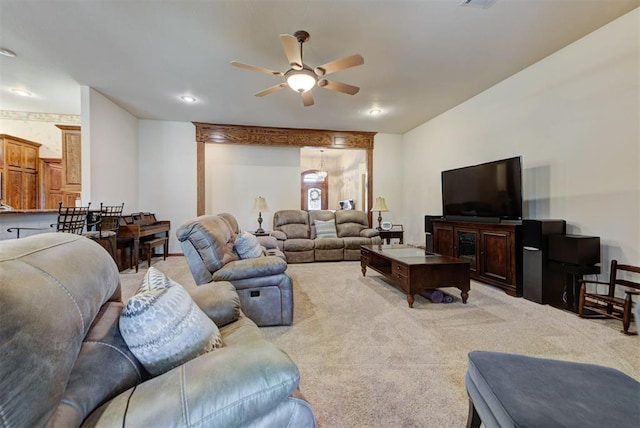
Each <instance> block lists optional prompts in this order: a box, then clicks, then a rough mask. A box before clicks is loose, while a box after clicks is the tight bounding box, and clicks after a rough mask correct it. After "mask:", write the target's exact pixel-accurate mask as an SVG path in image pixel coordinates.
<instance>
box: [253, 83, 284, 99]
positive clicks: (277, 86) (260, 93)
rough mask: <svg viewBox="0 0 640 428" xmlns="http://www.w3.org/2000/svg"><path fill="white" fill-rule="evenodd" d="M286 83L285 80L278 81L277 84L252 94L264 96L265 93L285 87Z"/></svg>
mask: <svg viewBox="0 0 640 428" xmlns="http://www.w3.org/2000/svg"><path fill="white" fill-rule="evenodd" d="M287 86H289V85H287V84H286V83H285V82H282V83H278V84H277V85H273V86H271V87H270V88H267V89H265V90H264V91H260V92H256V93H255V94H254V95H255V96H256V97H264V96H265V95H269V94H272V93H274V92H275V91H279V90H280V89H282V88H286V87H287Z"/></svg>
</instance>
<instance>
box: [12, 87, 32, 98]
mask: <svg viewBox="0 0 640 428" xmlns="http://www.w3.org/2000/svg"><path fill="white" fill-rule="evenodd" d="M11 92H13V93H14V94H16V95H20V96H21V97H30V96H32V95H33V94H32V93H31V92H29V91H25V90H24V89H18V88H15V89H12V90H11Z"/></svg>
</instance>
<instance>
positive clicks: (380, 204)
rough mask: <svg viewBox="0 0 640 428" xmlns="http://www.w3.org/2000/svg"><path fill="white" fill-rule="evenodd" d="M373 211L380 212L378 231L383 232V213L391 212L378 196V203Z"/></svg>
mask: <svg viewBox="0 0 640 428" xmlns="http://www.w3.org/2000/svg"><path fill="white" fill-rule="evenodd" d="M371 211H378V230H382V212H383V211H384V212H387V211H389V209H388V208H387V203H386V202H385V201H384V198H383V197H381V196H378V197H377V198H376V203H375V204H374V205H373V208H372V209H371Z"/></svg>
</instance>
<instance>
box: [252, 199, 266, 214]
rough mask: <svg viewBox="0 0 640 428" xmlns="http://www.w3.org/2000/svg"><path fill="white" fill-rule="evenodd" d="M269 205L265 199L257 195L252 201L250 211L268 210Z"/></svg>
mask: <svg viewBox="0 0 640 428" xmlns="http://www.w3.org/2000/svg"><path fill="white" fill-rule="evenodd" d="M268 211H269V206H268V205H267V200H266V199H265V198H263V197H262V196H258V197H257V198H256V199H255V201H253V208H252V209H251V212H252V213H260V212H268Z"/></svg>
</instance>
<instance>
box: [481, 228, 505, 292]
mask: <svg viewBox="0 0 640 428" xmlns="http://www.w3.org/2000/svg"><path fill="white" fill-rule="evenodd" d="M480 251H481V260H482V266H481V270H480V274H481V275H483V276H486V277H489V278H493V279H496V280H499V281H503V282H506V283H511V282H512V281H513V271H512V263H513V261H512V258H511V253H512V251H513V250H512V234H511V233H510V232H505V231H497V230H481V231H480Z"/></svg>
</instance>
